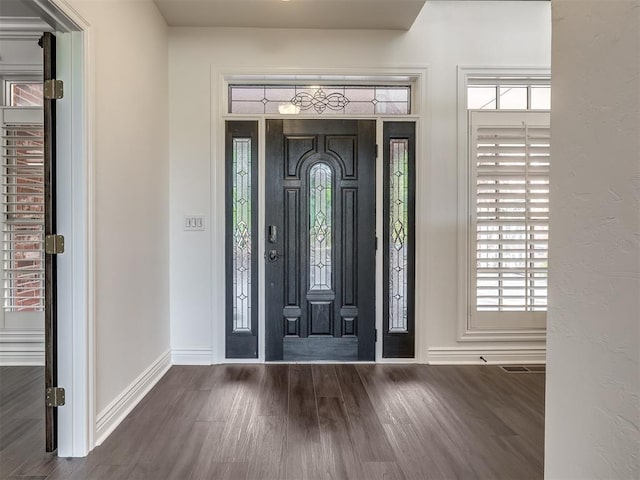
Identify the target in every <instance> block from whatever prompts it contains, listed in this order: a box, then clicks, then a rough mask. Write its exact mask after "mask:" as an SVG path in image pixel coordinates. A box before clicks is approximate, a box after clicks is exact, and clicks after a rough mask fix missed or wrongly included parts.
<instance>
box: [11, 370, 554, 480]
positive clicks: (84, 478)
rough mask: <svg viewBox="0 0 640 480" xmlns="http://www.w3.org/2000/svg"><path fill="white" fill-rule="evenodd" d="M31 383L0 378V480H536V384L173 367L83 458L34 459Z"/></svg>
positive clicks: (474, 375) (38, 381) (425, 373)
mask: <svg viewBox="0 0 640 480" xmlns="http://www.w3.org/2000/svg"><path fill="white" fill-rule="evenodd" d="M14 369H15V370H14ZM42 374H43V371H42V369H34V368H25V367H2V368H0V388H1V390H0V479H7V480H8V479H12V480H14V479H29V478H30V479H41V480H44V479H47V480H62V479H65V480H91V479H109V480H117V479H149V480H151V479H153V480H162V479H185V480H187V479H220V480H222V479H225V480H250V479H251V480H272V479H273V480H275V479H287V480H298V479H300V480H302V479H314V480H315V479H318V480H323V479H362V480H377V479H380V480H382V479H384V480H396V479H398V480H410V479H421V480H422V479H465V480H466V479H492V480H493V479H514V480H521V479H541V478H542V477H543V445H544V430H543V428H544V374H540V373H535V374H508V373H506V372H504V371H502V370H501V369H499V368H498V367H491V366H477V367H476V366H451V367H449V366H425V365H373V364H360V365H354V364H344V365H342V364H341V365H319V364H315V365H302V364H291V365H286V364H269V365H247V364H245V365H217V366H211V367H204V366H203V367H199V366H195V367H183V366H175V367H173V368H171V370H169V372H168V373H167V374H166V375H165V377H164V378H163V379H162V380H161V381H160V382H159V383H158V385H156V387H155V388H154V389H153V390H152V391H151V392H150V393H149V394H148V395H147V396H146V397H145V398H144V399H143V401H142V402H141V403H140V404H139V405H138V406H137V407H136V409H135V410H134V411H133V412H132V413H131V414H130V415H129V416H128V417H127V418H126V419H125V420H124V422H123V423H122V424H121V425H120V426H119V427H118V428H117V430H116V431H115V432H114V433H113V434H112V435H111V436H110V437H109V438H108V439H107V440H106V441H105V442H104V444H103V445H101V446H100V447H98V448H96V449H95V450H94V451H93V452H92V453H91V454H90V455H89V456H88V457H86V458H84V459H62V458H57V457H55V456H51V455H46V454H44V453H42V452H43V451H44V433H43V413H44V408H43V407H42V389H43V388H44V387H43V386H42V384H43V380H42Z"/></svg>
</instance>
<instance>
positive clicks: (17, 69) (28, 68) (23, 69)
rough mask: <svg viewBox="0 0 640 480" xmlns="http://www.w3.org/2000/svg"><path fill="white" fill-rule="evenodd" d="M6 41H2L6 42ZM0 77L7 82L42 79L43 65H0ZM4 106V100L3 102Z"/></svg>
mask: <svg viewBox="0 0 640 480" xmlns="http://www.w3.org/2000/svg"><path fill="white" fill-rule="evenodd" d="M5 40H6V39H4V38H3V39H2V41H3V42H4V41H5ZM0 75H2V76H3V77H7V78H4V79H5V80H13V79H14V78H16V79H22V78H23V77H29V78H33V79H42V64H39V63H38V64H34V63H0ZM2 103H3V104H4V99H3V102H2Z"/></svg>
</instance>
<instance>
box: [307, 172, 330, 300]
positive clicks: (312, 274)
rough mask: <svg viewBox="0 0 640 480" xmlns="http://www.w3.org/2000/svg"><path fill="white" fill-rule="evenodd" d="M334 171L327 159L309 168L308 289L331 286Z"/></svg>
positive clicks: (323, 288)
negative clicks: (332, 179)
mask: <svg viewBox="0 0 640 480" xmlns="http://www.w3.org/2000/svg"><path fill="white" fill-rule="evenodd" d="M331 178H332V172H331V167H329V165H327V164H326V163H316V164H315V165H314V166H313V167H311V169H310V170H309V289H310V290H331V273H332V272H331V263H332V262H331V247H332V243H333V242H332V241H331V239H332V235H333V228H332V219H331V213H332V212H331V211H332V191H333V188H332V183H331Z"/></svg>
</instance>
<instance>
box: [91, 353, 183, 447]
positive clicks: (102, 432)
mask: <svg viewBox="0 0 640 480" xmlns="http://www.w3.org/2000/svg"><path fill="white" fill-rule="evenodd" d="M169 368H171V355H170V351H167V352H166V353H164V354H162V355H161V356H160V357H159V358H158V359H157V360H156V361H155V362H153V363H152V364H151V365H150V366H149V367H148V368H147V369H146V370H145V371H144V372H142V373H141V374H140V376H138V378H136V379H135V380H134V381H133V382H132V383H131V384H130V385H129V386H128V387H127V388H125V389H124V391H123V392H122V393H120V395H118V396H117V397H116V398H115V399H114V400H113V401H112V402H111V403H110V404H109V405H108V406H107V408H105V409H104V410H103V411H102V412H100V413H99V414H98V415H97V420H96V434H95V438H96V446H98V445H100V444H102V442H104V441H105V440H106V438H107V437H108V436H109V435H111V432H113V431H114V430H115V429H116V427H117V426H118V425H120V423H121V422H122V421H123V420H124V419H125V417H126V416H127V415H129V413H130V412H131V411H132V410H133V409H134V407H135V406H136V405H137V404H138V403H140V400H142V399H143V398H144V396H145V395H146V394H147V393H149V390H151V389H152V388H153V387H154V385H155V384H156V383H158V381H159V380H160V379H161V378H162V377H163V376H164V374H165V373H167V371H168V370H169Z"/></svg>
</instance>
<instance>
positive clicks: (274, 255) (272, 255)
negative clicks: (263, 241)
mask: <svg viewBox="0 0 640 480" xmlns="http://www.w3.org/2000/svg"><path fill="white" fill-rule="evenodd" d="M279 258H280V255H279V254H278V252H276V251H275V250H269V251H268V252H265V254H264V259H265V260H266V261H267V262H271V263H273V262H277V261H278V259H279Z"/></svg>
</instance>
